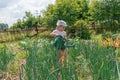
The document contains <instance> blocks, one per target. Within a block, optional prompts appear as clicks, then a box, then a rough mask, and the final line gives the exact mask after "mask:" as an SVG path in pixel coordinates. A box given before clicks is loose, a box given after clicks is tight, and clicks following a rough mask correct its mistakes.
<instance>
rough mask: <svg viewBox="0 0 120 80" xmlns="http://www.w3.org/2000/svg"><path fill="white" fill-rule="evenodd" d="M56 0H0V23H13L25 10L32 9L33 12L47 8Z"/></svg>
mask: <svg viewBox="0 0 120 80" xmlns="http://www.w3.org/2000/svg"><path fill="white" fill-rule="evenodd" d="M54 2H55V0H5V1H3V2H2V1H0V5H1V4H4V5H2V6H0V23H8V24H9V25H12V24H13V23H15V22H16V21H17V19H19V18H22V17H23V16H24V15H25V11H30V12H32V13H33V14H35V13H36V10H37V11H39V13H40V11H41V10H43V9H45V8H46V7H47V6H48V4H51V3H54Z"/></svg>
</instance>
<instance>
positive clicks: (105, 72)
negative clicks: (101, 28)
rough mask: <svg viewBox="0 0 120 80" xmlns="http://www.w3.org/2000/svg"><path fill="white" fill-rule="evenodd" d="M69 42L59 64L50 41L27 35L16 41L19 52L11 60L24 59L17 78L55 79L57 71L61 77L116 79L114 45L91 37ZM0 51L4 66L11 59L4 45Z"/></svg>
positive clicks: (87, 79) (80, 79) (56, 52)
mask: <svg viewBox="0 0 120 80" xmlns="http://www.w3.org/2000/svg"><path fill="white" fill-rule="evenodd" d="M70 43H74V45H75V47H70V48H68V56H67V61H66V62H65V66H64V67H61V66H60V63H59V59H58V50H56V49H55V48H54V46H53V40H50V39H37V40H36V39H34V38H33V39H29V38H28V39H25V40H24V41H21V42H19V46H20V49H21V50H20V51H23V53H22V54H21V55H20V54H17V55H16V56H15V59H16V58H20V59H22V58H23V57H25V58H26V64H23V65H22V66H21V68H20V69H19V72H18V73H19V77H20V80H57V79H58V76H59V73H61V75H62V80H118V73H117V66H116V59H117V57H119V56H116V52H115V48H114V47H107V46H100V45H99V42H98V41H95V40H79V39H71V40H70ZM0 53H1V54H0V60H2V61H3V62H1V63H0V65H1V64H2V66H7V64H9V63H10V59H11V58H10V57H8V56H9V55H8V51H7V47H4V48H3V50H1V51H0ZM20 56H21V57H20ZM6 60H7V61H6ZM16 60H19V59H16ZM3 63H4V64H3ZM6 68H7V67H6ZM4 70H5V69H2V67H1V71H4Z"/></svg>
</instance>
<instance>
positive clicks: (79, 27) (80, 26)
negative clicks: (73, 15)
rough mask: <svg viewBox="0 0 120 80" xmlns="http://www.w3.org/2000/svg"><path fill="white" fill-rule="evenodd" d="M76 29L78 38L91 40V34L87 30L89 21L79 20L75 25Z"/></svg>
mask: <svg viewBox="0 0 120 80" xmlns="http://www.w3.org/2000/svg"><path fill="white" fill-rule="evenodd" d="M74 27H75V29H76V32H75V34H76V36H78V37H80V38H81V39H90V35H91V33H90V31H89V30H88V28H87V21H85V20H78V21H76V23H75V24H74Z"/></svg>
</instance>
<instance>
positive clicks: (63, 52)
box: [59, 49, 67, 66]
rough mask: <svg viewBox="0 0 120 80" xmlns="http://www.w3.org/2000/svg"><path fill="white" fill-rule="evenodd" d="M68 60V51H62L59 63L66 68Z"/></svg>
mask: <svg viewBox="0 0 120 80" xmlns="http://www.w3.org/2000/svg"><path fill="white" fill-rule="evenodd" d="M66 58H67V50H66V49H65V50H60V51H59V61H60V64H61V65H62V66H64V63H65V60H66Z"/></svg>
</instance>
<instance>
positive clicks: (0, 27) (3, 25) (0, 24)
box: [0, 23, 9, 31]
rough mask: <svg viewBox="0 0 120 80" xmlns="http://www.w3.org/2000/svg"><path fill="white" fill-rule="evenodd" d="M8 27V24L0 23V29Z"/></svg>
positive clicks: (3, 29)
mask: <svg viewBox="0 0 120 80" xmlns="http://www.w3.org/2000/svg"><path fill="white" fill-rule="evenodd" d="M8 28H9V26H8V24H5V23H0V31H5V30H7V29H8Z"/></svg>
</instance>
